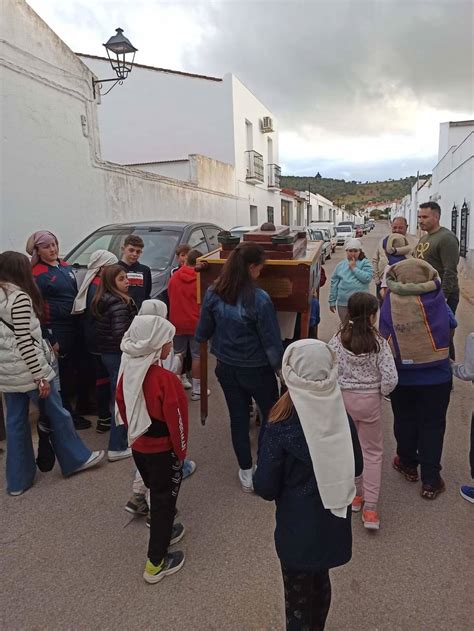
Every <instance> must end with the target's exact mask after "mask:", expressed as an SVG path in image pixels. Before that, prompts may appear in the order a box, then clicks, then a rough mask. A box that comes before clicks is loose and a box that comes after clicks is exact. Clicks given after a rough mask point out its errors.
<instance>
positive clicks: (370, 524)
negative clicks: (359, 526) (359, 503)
mask: <svg viewBox="0 0 474 631" xmlns="http://www.w3.org/2000/svg"><path fill="white" fill-rule="evenodd" d="M362 522H363V524H364V528H368V529H369V530H378V529H379V528H380V517H379V514H378V513H377V511H376V510H368V509H366V508H364V510H363V511H362Z"/></svg>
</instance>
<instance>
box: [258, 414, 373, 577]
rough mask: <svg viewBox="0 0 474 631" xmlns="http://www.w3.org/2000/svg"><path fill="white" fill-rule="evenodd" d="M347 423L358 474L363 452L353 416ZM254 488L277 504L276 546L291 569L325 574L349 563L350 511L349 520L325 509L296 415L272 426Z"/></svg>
mask: <svg viewBox="0 0 474 631" xmlns="http://www.w3.org/2000/svg"><path fill="white" fill-rule="evenodd" d="M348 423H350V426H351V434H352V444H353V449H354V461H355V475H356V476H358V475H361V473H362V466H363V465H362V452H361V448H360V444H359V439H358V437H357V431H356V429H355V427H354V424H353V423H352V420H351V419H350V418H349V419H348ZM253 485H254V489H255V492H256V493H257V495H260V496H261V497H263V499H265V500H269V501H272V500H274V501H275V502H276V528H275V546H276V550H277V554H278V557H279V558H280V561H281V562H282V563H283V564H284V565H285V566H286V567H288V568H290V569H292V570H299V571H301V572H321V571H324V570H328V569H330V568H332V567H337V566H339V565H344V564H345V563H347V562H348V561H350V559H351V556H352V529H351V507H350V506H349V507H348V509H347V517H346V518H345V519H341V518H340V517H336V516H335V515H333V514H332V513H331V511H330V510H326V509H325V508H324V506H323V503H322V501H321V496H320V495H319V490H318V485H317V483H316V478H315V476H314V470H313V464H312V461H311V457H310V455H309V449H308V445H307V443H306V439H305V436H304V433H303V428H302V427H301V423H300V420H299V417H298V414H297V413H296V411H294V412H293V414H292V415H291V416H290V417H289V418H287V419H286V420H284V421H279V422H277V423H267V425H266V429H265V434H264V436H263V439H262V444H261V446H260V452H259V456H258V465H257V470H256V472H255V476H254V480H253Z"/></svg>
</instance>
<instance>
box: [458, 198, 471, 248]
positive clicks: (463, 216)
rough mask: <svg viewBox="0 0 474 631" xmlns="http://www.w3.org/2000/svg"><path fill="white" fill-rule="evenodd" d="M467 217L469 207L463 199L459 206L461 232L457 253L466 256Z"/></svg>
mask: <svg viewBox="0 0 474 631" xmlns="http://www.w3.org/2000/svg"><path fill="white" fill-rule="evenodd" d="M468 217H469V207H468V205H467V203H466V200H464V204H463V205H462V208H461V233H460V235H459V254H460V255H461V256H463V257H464V258H466V254H467V222H468Z"/></svg>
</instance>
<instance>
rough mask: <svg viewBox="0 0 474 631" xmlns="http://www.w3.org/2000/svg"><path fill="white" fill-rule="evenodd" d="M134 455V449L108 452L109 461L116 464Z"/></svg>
mask: <svg viewBox="0 0 474 631" xmlns="http://www.w3.org/2000/svg"><path fill="white" fill-rule="evenodd" d="M131 455H132V449H131V447H129V448H128V449H124V450H123V451H108V452H107V459H108V461H109V462H115V461H116V460H123V459H124V458H130V456H131Z"/></svg>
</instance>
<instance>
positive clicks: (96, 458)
mask: <svg viewBox="0 0 474 631" xmlns="http://www.w3.org/2000/svg"><path fill="white" fill-rule="evenodd" d="M104 456H105V451H93V452H92V453H91V455H90V456H89V459H88V460H86V461H85V463H84V464H82V465H81V466H80V467H79V468H78V469H76V470H75V471H73V473H79V471H85V470H86V469H91V468H92V467H95V466H97V465H98V464H100V463H101V462H102V460H103V459H104Z"/></svg>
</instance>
